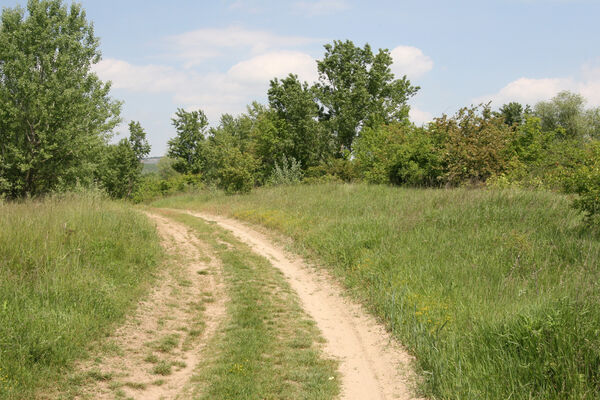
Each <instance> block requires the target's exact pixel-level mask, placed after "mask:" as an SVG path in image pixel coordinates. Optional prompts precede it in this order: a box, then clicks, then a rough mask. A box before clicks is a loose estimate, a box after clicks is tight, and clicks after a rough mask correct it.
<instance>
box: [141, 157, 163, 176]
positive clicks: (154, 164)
mask: <svg viewBox="0 0 600 400" xmlns="http://www.w3.org/2000/svg"><path fill="white" fill-rule="evenodd" d="M161 158H162V157H148V158H144V159H143V160H142V164H144V169H142V174H151V173H153V172H157V171H158V161H159V160H160V159H161Z"/></svg>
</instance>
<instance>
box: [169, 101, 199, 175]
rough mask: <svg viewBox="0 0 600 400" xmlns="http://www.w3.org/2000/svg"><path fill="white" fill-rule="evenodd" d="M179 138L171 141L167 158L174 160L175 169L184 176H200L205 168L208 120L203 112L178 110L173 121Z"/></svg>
mask: <svg viewBox="0 0 600 400" xmlns="http://www.w3.org/2000/svg"><path fill="white" fill-rule="evenodd" d="M172 121H173V126H174V127H175V130H176V131H177V136H176V137H175V138H173V139H171V140H169V149H168V151H167V156H168V157H170V158H173V159H174V160H175V162H174V163H173V168H174V169H175V170H176V171H177V172H181V173H183V174H198V173H200V172H201V171H202V167H203V151H202V150H203V145H204V142H205V136H206V131H207V129H208V119H207V118H206V115H205V114H204V112H203V111H202V110H198V111H189V112H188V111H185V110H184V109H182V108H179V109H177V112H176V113H175V118H173V119H172Z"/></svg>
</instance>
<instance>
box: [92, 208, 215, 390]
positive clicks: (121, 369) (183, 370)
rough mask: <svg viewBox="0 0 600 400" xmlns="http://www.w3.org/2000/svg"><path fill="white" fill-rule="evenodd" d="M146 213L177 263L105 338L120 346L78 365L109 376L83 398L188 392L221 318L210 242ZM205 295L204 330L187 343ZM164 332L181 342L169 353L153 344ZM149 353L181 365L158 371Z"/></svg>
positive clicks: (93, 385) (185, 228) (174, 223)
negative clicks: (96, 361)
mask: <svg viewBox="0 0 600 400" xmlns="http://www.w3.org/2000/svg"><path fill="white" fill-rule="evenodd" d="M148 217H149V218H150V219H151V220H153V221H154V222H155V223H156V226H157V229H158V232H159V233H160V235H161V238H162V244H163V246H164V247H165V248H166V249H167V252H168V254H169V255H170V256H171V257H172V258H173V259H174V262H176V263H177V265H176V266H174V267H171V268H166V269H165V271H164V273H163V275H162V276H161V277H160V278H159V280H158V286H157V287H156V288H155V289H154V290H153V292H152V293H151V295H150V296H149V297H148V298H147V299H146V300H145V301H143V302H141V303H140V304H139V305H138V308H137V310H136V312H135V314H134V317H133V318H132V319H131V320H130V321H128V322H127V323H126V324H125V325H123V326H122V327H120V328H119V329H118V330H117V332H116V334H115V335H114V337H112V338H110V339H109V342H111V343H113V344H115V345H116V346H117V347H118V348H119V349H120V351H119V352H118V354H117V355H111V356H108V357H102V358H101V362H100V363H99V365H96V364H92V363H90V365H86V366H83V367H82V370H84V371H85V370H88V371H94V370H99V371H100V372H101V373H103V374H111V376H112V377H111V378H110V379H107V380H102V379H100V380H97V381H96V382H94V384H92V385H90V386H88V387H86V388H85V390H84V396H83V397H84V398H93V399H114V398H115V394H116V390H121V391H122V392H124V394H125V397H127V398H129V397H131V398H134V399H144V400H153V399H173V398H178V397H187V396H186V394H185V392H183V391H184V390H185V387H186V383H187V382H188V381H189V379H190V378H191V377H192V374H193V372H194V368H195V367H196V365H197V364H198V362H199V360H200V357H202V352H203V349H204V348H205V346H206V343H207V342H208V341H209V339H210V338H211V337H212V336H213V335H214V334H215V333H216V331H217V328H218V326H219V325H220V323H221V321H222V320H223V319H224V317H225V303H226V295H225V290H224V287H223V285H222V283H221V281H220V276H221V273H220V265H219V263H218V262H217V260H216V259H215V258H214V257H212V256H211V253H210V252H209V251H208V250H207V249H208V247H207V246H205V245H204V244H203V243H201V242H200V241H199V240H198V239H197V238H196V237H195V236H194V235H193V234H190V233H189V232H188V228H187V227H185V226H184V225H182V224H179V223H176V222H174V221H171V220H170V219H167V218H164V217H162V216H159V215H154V214H148ZM207 260H210V261H207ZM206 296H210V298H211V301H210V302H204V303H203V306H204V307H205V309H204V311H203V312H202V320H203V321H204V329H203V330H202V333H201V334H200V335H199V336H198V337H196V338H194V339H193V340H190V341H188V342H187V343H186V342H185V338H186V336H187V332H188V330H189V329H190V327H192V326H194V320H195V319H197V318H198V313H199V310H198V302H199V300H200V299H202V298H206ZM168 335H178V336H179V338H180V339H179V343H178V345H177V346H176V347H175V348H174V349H172V350H171V351H169V352H168V353H161V352H160V351H159V350H156V348H155V345H153V343H157V341H160V340H161V338H164V337H166V336H168ZM149 354H154V355H155V356H157V357H158V358H160V359H164V360H165V361H174V362H179V363H181V364H179V366H174V367H172V373H171V374H170V375H165V376H162V375H157V374H154V373H153V371H152V369H153V367H154V365H155V364H153V363H151V362H148V360H147V359H146V358H147V357H148V355H149ZM183 365H185V366H183ZM157 381H159V383H160V384H159V385H157V384H156V382H157ZM161 381H162V382H161ZM116 382H118V383H120V385H119V386H120V387H118V388H115V383H116ZM121 384H122V386H121ZM121 396H123V393H122V394H121Z"/></svg>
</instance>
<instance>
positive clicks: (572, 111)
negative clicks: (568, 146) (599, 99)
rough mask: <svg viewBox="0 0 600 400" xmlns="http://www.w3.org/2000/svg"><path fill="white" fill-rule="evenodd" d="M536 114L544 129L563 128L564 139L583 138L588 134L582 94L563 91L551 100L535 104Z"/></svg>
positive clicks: (554, 129) (555, 129)
mask: <svg viewBox="0 0 600 400" xmlns="http://www.w3.org/2000/svg"><path fill="white" fill-rule="evenodd" d="M535 114H536V116H538V117H539V118H540V120H541V123H542V129H543V130H544V131H558V130H559V129H562V130H563V135H562V136H563V139H575V138H577V139H583V138H584V137H585V136H586V135H587V134H588V121H587V118H586V114H585V99H584V98H583V96H581V95H580V94H576V93H571V92H568V91H563V92H560V93H559V94H557V95H556V96H554V97H553V98H552V99H551V100H550V101H541V102H539V103H537V104H536V105H535Z"/></svg>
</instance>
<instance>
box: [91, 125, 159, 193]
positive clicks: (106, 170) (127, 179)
mask: <svg viewBox="0 0 600 400" xmlns="http://www.w3.org/2000/svg"><path fill="white" fill-rule="evenodd" d="M104 153H105V154H104V155H103V157H104V158H103V160H102V164H101V166H100V168H99V171H98V175H99V177H98V180H99V181H100V184H101V186H102V187H103V188H104V189H105V190H106V191H107V193H108V194H109V195H110V196H111V197H113V198H126V197H127V198H129V197H131V194H132V193H133V191H134V190H135V189H136V186H137V185H138V183H139V182H140V180H141V178H142V169H143V167H144V166H143V165H142V162H141V161H142V159H143V158H144V157H145V156H147V155H148V154H149V153H150V144H149V143H148V140H147V139H146V132H145V131H144V129H143V128H142V126H141V125H140V123H139V122H135V121H132V122H130V123H129V138H128V139H121V141H120V142H119V143H118V144H116V145H109V146H107V147H106V149H105V151H104Z"/></svg>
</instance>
